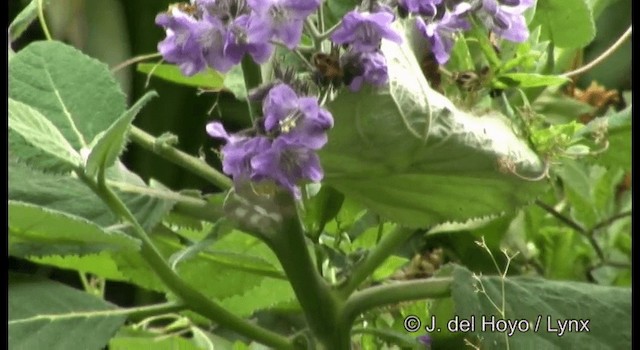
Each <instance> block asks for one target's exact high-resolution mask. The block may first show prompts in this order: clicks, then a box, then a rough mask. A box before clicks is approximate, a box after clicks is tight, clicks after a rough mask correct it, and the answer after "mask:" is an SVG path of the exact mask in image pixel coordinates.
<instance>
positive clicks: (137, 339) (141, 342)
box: [109, 327, 202, 350]
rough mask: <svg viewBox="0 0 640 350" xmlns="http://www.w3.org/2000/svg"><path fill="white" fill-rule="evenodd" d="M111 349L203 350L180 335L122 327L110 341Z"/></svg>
mask: <svg viewBox="0 0 640 350" xmlns="http://www.w3.org/2000/svg"><path fill="white" fill-rule="evenodd" d="M109 349H110V350H133V349H153V350H202V348H201V347H199V346H197V345H196V344H195V342H193V341H190V340H189V339H185V338H183V337H181V336H179V335H168V334H154V333H152V332H148V331H143V330H138V329H135V330H134V329H131V328H129V327H127V328H124V327H123V328H122V329H121V330H119V331H118V334H117V335H116V336H115V337H113V338H112V339H111V340H110V341H109Z"/></svg>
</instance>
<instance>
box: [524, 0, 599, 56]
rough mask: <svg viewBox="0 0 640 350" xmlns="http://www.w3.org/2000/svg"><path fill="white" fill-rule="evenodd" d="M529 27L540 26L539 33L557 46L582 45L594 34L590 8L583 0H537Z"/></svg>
mask: <svg viewBox="0 0 640 350" xmlns="http://www.w3.org/2000/svg"><path fill="white" fill-rule="evenodd" d="M537 3H538V5H537V7H536V13H535V15H534V17H533V20H532V21H531V23H530V24H529V27H530V28H535V27H536V26H538V25H541V26H542V31H541V35H542V36H543V37H546V38H549V39H551V41H553V43H554V44H555V45H556V46H557V47H566V48H578V47H584V46H586V45H587V44H588V43H590V42H591V40H593V38H594V37H595V35H596V27H595V23H594V21H593V15H592V13H591V9H590V8H589V5H587V2H586V1H585V0H538V2H537Z"/></svg>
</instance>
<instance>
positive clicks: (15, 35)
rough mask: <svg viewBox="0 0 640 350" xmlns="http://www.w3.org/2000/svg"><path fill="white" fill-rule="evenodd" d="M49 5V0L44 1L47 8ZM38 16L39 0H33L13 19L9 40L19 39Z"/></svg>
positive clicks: (43, 4)
mask: <svg viewBox="0 0 640 350" xmlns="http://www.w3.org/2000/svg"><path fill="white" fill-rule="evenodd" d="M47 5H49V0H44V1H42V6H43V7H44V8H46V7H47ZM36 18H38V0H31V2H29V4H27V6H25V8H23V9H22V11H20V13H19V14H18V15H17V16H16V18H14V19H13V21H11V24H10V25H9V42H14V41H16V40H18V39H19V38H20V36H22V33H24V31H25V30H27V28H29V25H31V23H32V22H33V21H34V20H35V19H36Z"/></svg>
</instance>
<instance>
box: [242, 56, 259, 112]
mask: <svg viewBox="0 0 640 350" xmlns="http://www.w3.org/2000/svg"><path fill="white" fill-rule="evenodd" d="M241 64H242V75H243V77H244V86H245V89H246V90H247V106H248V108H249V117H250V118H251V123H253V122H254V121H255V120H256V118H257V117H258V115H260V105H259V104H258V103H256V102H253V101H251V100H249V91H251V89H253V88H256V87H258V86H260V84H262V71H261V70H260V66H259V65H258V64H257V63H255V62H253V59H252V58H251V56H249V55H244V58H243V59H242V63H241Z"/></svg>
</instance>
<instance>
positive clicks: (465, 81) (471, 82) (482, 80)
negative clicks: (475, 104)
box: [451, 66, 489, 92]
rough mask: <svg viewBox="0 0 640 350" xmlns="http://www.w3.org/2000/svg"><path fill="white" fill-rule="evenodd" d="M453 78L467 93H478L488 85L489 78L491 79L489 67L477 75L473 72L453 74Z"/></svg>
mask: <svg viewBox="0 0 640 350" xmlns="http://www.w3.org/2000/svg"><path fill="white" fill-rule="evenodd" d="M451 78H452V79H453V81H454V82H455V83H456V85H457V86H458V88H460V90H463V91H467V92H474V91H478V90H480V89H482V88H483V87H484V86H485V85H486V84H487V78H489V67H486V66H485V67H483V68H482V69H481V70H480V71H479V72H477V73H476V72H475V71H472V70H468V71H462V72H453V73H452V75H451Z"/></svg>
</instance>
